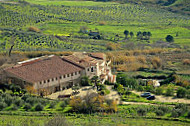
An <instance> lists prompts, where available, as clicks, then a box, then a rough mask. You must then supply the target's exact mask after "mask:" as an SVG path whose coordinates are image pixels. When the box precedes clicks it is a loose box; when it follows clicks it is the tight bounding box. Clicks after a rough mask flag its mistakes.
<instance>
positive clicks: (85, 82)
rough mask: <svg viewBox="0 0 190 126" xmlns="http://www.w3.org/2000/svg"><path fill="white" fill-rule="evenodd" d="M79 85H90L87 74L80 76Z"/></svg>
mask: <svg viewBox="0 0 190 126" xmlns="http://www.w3.org/2000/svg"><path fill="white" fill-rule="evenodd" d="M81 85H82V86H89V85H90V80H89V78H88V77H87V76H83V77H82V78H81Z"/></svg>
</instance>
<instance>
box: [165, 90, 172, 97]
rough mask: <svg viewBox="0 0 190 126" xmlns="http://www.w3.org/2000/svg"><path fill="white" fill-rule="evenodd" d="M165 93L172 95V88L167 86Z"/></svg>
mask: <svg viewBox="0 0 190 126" xmlns="http://www.w3.org/2000/svg"><path fill="white" fill-rule="evenodd" d="M165 95H166V96H173V95H174V89H173V88H167V89H166V93H165Z"/></svg>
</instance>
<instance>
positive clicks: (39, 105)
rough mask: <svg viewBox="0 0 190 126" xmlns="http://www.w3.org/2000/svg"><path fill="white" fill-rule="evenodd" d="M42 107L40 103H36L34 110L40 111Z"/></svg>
mask: <svg viewBox="0 0 190 126" xmlns="http://www.w3.org/2000/svg"><path fill="white" fill-rule="evenodd" d="M43 109H44V107H43V106H42V105H41V104H37V105H36V106H35V110H36V111H42V110H43Z"/></svg>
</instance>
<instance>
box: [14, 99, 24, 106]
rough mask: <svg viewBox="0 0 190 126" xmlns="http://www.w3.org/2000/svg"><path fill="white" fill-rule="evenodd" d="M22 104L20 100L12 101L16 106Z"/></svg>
mask: <svg viewBox="0 0 190 126" xmlns="http://www.w3.org/2000/svg"><path fill="white" fill-rule="evenodd" d="M22 103H23V101H22V100H21V99H16V100H15V101H14V104H15V105H17V106H21V105H22Z"/></svg>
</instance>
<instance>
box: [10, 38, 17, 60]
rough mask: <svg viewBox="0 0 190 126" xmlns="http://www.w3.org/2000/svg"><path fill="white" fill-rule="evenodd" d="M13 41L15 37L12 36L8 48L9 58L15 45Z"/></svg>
mask: <svg viewBox="0 0 190 126" xmlns="http://www.w3.org/2000/svg"><path fill="white" fill-rule="evenodd" d="M15 40H16V36H12V37H11V39H10V44H11V47H10V49H9V57H10V56H11V52H12V50H13V47H14V45H15V44H14V42H15Z"/></svg>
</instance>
